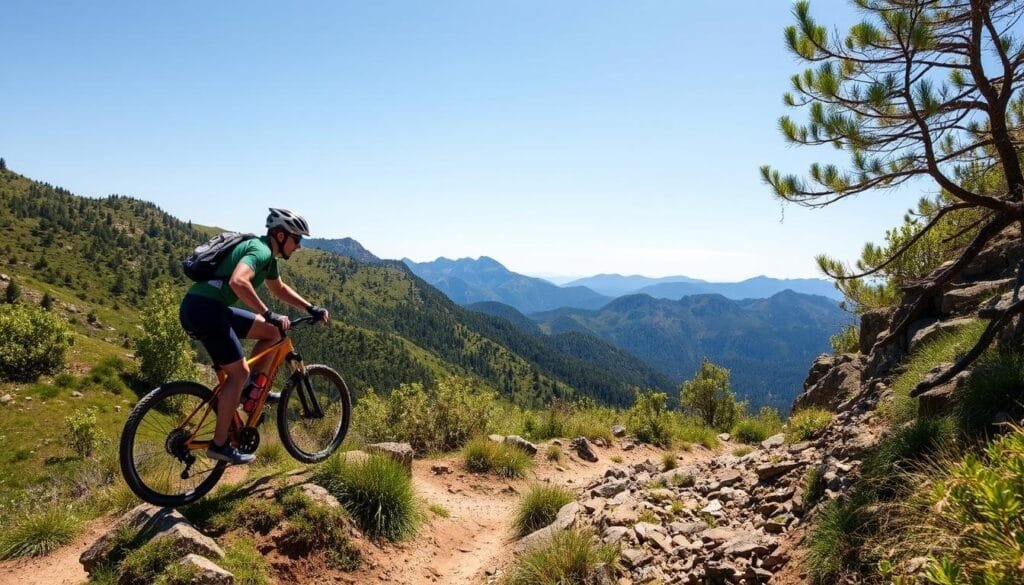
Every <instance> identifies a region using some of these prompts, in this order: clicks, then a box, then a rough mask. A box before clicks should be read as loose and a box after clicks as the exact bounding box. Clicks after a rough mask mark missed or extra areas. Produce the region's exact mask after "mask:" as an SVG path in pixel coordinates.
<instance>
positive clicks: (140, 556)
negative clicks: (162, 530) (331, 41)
mask: <svg viewBox="0 0 1024 585" xmlns="http://www.w3.org/2000/svg"><path fill="white" fill-rule="evenodd" d="M179 558H181V551H180V550H179V549H178V545H177V543H176V542H175V541H174V540H173V539H172V538H169V537H161V538H154V539H153V540H150V541H149V542H147V543H145V544H143V545H142V546H140V547H139V548H137V549H135V550H133V551H132V552H130V553H128V555H127V556H126V557H124V560H122V561H121V563H120V564H119V565H118V573H120V579H121V582H123V583H154V582H156V581H157V577H159V576H160V575H161V574H162V573H163V572H164V569H165V568H167V567H168V566H169V565H170V564H171V563H174V562H175V561H177V560H178V559H179Z"/></svg>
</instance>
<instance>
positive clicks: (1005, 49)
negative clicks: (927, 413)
mask: <svg viewBox="0 0 1024 585" xmlns="http://www.w3.org/2000/svg"><path fill="white" fill-rule="evenodd" d="M853 4H855V5H856V7H857V9H858V11H859V12H860V13H861V14H863V15H864V19H863V21H862V22H860V23H858V24H855V25H854V26H852V27H851V28H850V29H849V32H848V33H847V34H846V35H845V37H840V36H838V35H832V34H830V33H829V29H828V28H827V27H825V26H822V25H819V24H818V23H817V22H816V21H815V20H814V19H813V18H812V17H811V15H810V9H809V3H808V2H806V1H800V2H797V3H796V5H795V8H794V11H793V13H794V16H795V18H796V24H795V25H793V26H790V27H788V28H787V29H786V31H785V38H786V42H787V44H788V45H789V48H790V50H791V51H792V52H793V53H794V54H795V55H796V56H797V58H799V59H800V60H802V61H803V62H805V63H806V64H808V68H807V69H806V70H805V71H804V72H803V73H801V74H797V75H794V76H793V77H792V86H793V89H792V92H791V93H787V94H786V95H785V96H784V101H785V103H786V104H787V105H789V106H791V107H794V108H800V109H804V110H806V111H807V113H808V121H807V123H806V124H799V123H797V122H794V121H793V120H792V119H790V118H789V117H788V116H786V117H783V118H782V119H781V120H780V121H779V126H780V129H781V131H782V133H783V135H784V136H785V138H786V140H788V141H789V142H791V143H794V144H797V145H811V146H826V145H827V146H832V147H835V148H839V149H841V150H844V151H846V152H847V153H848V154H849V157H850V158H849V163H848V164H847V165H845V167H841V166H839V165H834V164H818V163H815V164H813V165H811V167H810V170H809V172H808V177H809V180H808V179H804V178H801V177H799V176H796V175H782V174H780V173H779V172H778V171H776V170H774V169H772V168H771V167H769V166H764V167H762V168H761V175H762V178H763V180H764V181H765V182H766V183H768V184H769V185H770V186H771V187H772V188H773V189H774V191H775V194H776V195H777V196H779V197H780V198H782V199H783V200H785V201H789V202H793V203H797V204H799V205H803V206H807V207H812V208H813V207H824V206H827V205H831V204H833V203H835V202H837V201H840V200H842V199H845V198H847V197H850V196H853V195H858V194H860V193H865V192H874V191H881V190H887V189H892V188H895V187H899V186H901V185H904V184H906V183H908V182H909V181H913V180H916V179H925V180H928V181H931V182H932V183H933V184H934V186H935V188H936V189H937V190H941V195H942V197H940V198H939V199H937V201H938V202H939V205H938V207H937V208H936V209H935V210H934V213H932V214H931V215H930V216H929V217H926V218H924V219H925V222H924V223H923V225H921V226H920V227H919V228H917V229H916V231H915V233H914V234H913V235H912V236H911V237H909V238H907V240H906V241H905V242H904V243H903V244H902V245H901V246H900V247H899V248H897V249H895V250H893V251H892V252H891V254H890V256H889V257H888V258H885V259H882V260H879V261H878V262H877V263H873V265H870V266H865V268H867V270H864V271H863V272H860V273H851V271H848V270H846V269H844V268H843V267H842V266H840V265H838V264H837V263H834V262H832V263H829V262H822V263H821V266H822V268H823V269H825V270H826V271H827V273H828V274H829V275H830V276H833V277H835V278H837V279H843V280H845V279H851V278H858V277H864V276H870V275H874V274H878V273H879V272H880V271H881V270H883V269H884V268H885V267H886V266H888V265H889V264H890V263H891V262H897V261H899V259H900V257H901V256H903V255H904V254H905V253H906V252H907V250H909V249H910V248H911V247H912V246H913V245H914V244H915V243H916V242H917V241H918V240H920V239H921V238H925V237H926V236H927V235H928V234H929V233H930V232H931V231H932V230H934V229H935V228H936V227H937V226H940V225H942V224H943V223H944V222H945V221H947V219H948V216H951V215H957V214H964V213H969V214H973V215H974V217H976V218H977V219H976V221H973V222H971V223H970V224H969V225H968V228H969V229H967V230H965V231H964V232H963V233H962V234H961V235H967V236H968V240H969V241H967V242H966V243H965V244H964V245H963V247H962V248H961V249H960V250H959V251H958V252H957V253H956V255H955V256H954V257H953V258H952V260H953V261H952V262H951V263H949V264H948V265H944V266H943V268H942V269H940V270H936V271H934V272H932V273H931V274H930V275H929V277H928V278H927V279H924V280H922V281H921V282H919V283H918V284H917V286H915V287H914V288H913V289H912V290H910V291H909V292H908V293H907V294H908V297H907V298H906V300H905V301H906V302H904V303H903V304H902V305H901V307H900V309H899V310H898V311H897V312H896V314H895V315H894V316H893V319H892V326H891V327H890V328H889V331H888V333H887V334H886V335H883V336H880V338H879V340H878V341H877V342H876V344H875V347H876V348H883V347H895V346H897V345H898V343H899V339H900V338H901V337H902V336H903V334H904V333H905V332H906V330H907V328H908V326H909V325H910V323H912V322H913V321H914V320H916V319H917V318H919V316H920V315H922V314H923V312H924V311H925V310H926V308H927V307H928V306H929V305H930V303H931V302H932V301H933V299H934V297H935V296H936V295H937V294H938V293H939V291H940V290H941V289H942V287H943V286H944V285H946V284H947V283H949V282H950V281H952V280H953V279H954V278H956V277H957V276H958V275H959V274H960V273H961V272H962V271H963V269H964V268H965V267H966V266H967V265H968V264H969V263H970V262H971V260H973V259H974V258H975V257H976V256H977V255H978V253H979V252H980V251H981V250H982V249H984V247H985V245H986V244H988V243H989V242H990V241H991V240H992V239H993V238H994V237H995V236H996V235H998V234H1000V233H1001V232H1003V230H1004V229H1005V228H1007V227H1008V226H1010V225H1011V224H1013V223H1015V222H1016V223H1019V222H1024V166H1022V161H1021V160H1020V158H1019V156H1018V152H1019V151H1020V150H1021V147H1022V146H1024V141H1022V139H1021V138H1020V136H1021V134H1020V130H1021V128H1022V125H1024V119H1022V118H1024V99H1022V97H1021V83H1022V77H1024V42H1022V40H1021V39H1020V38H1015V37H1013V36H1012V34H1011V33H1012V32H1013V30H1014V28H1015V26H1016V23H1017V22H1018V21H1019V19H1020V18H1021V16H1022V15H1024V6H1022V5H1021V3H1019V2H1015V1H1013V0H989V1H985V2H980V1H972V2H964V1H963V0H871V1H867V0H854V1H853ZM1018 270H1019V272H1022V273H1024V264H1022V266H1021V267H1020V268H1019V269H1018ZM1021 276H1024V274H1022V275H1021ZM1018 282H1021V279H1018ZM1015 298H1016V297H1015ZM1021 313H1024V300H1022V301H1020V302H1016V303H1014V304H1013V305H1012V306H1010V307H1009V308H1007V309H1004V310H1000V311H997V312H996V313H994V314H992V315H989V316H990V317H991V321H990V323H989V326H988V328H987V329H986V330H985V332H984V333H983V334H982V336H981V338H980V339H979V341H978V343H977V344H976V345H975V347H974V348H972V349H971V350H970V351H968V352H967V354H966V355H965V356H964V358H963V359H961V360H960V361H959V362H957V363H956V364H955V365H954V366H953V367H952V368H948V369H946V370H945V371H944V372H942V373H939V374H937V375H935V376H933V377H932V378H930V379H928V380H925V381H924V382H922V383H921V384H920V385H919V386H918V387H917V388H916V389H915V390H914V391H913V395H917V394H919V393H921V392H923V391H924V390H927V389H928V388H930V387H934V386H935V385H937V384H941V383H943V382H945V381H947V380H949V379H951V378H952V376H954V375H956V374H957V373H958V372H960V371H962V370H963V369H964V368H965V367H966V366H967V365H969V364H970V363H971V362H972V361H973V360H974V359H976V358H977V357H978V356H979V355H981V353H982V351H984V349H985V348H987V347H988V345H989V344H990V343H991V342H992V340H993V339H994V338H995V336H996V334H997V333H998V332H999V330H1000V329H1002V328H1003V327H1004V326H1005V325H1006V324H1007V323H1008V322H1009V321H1011V320H1012V319H1013V318H1014V317H1015V316H1016V315H1019V314H1021Z"/></svg>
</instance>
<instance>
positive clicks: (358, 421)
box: [352, 377, 496, 454]
mask: <svg viewBox="0 0 1024 585" xmlns="http://www.w3.org/2000/svg"><path fill="white" fill-rule="evenodd" d="M495 400H496V396H495V394H494V393H493V392H492V391H490V390H488V389H486V388H484V387H482V386H479V385H478V384H476V383H475V382H473V381H472V380H470V379H468V378H458V377H450V378H447V379H444V380H441V381H440V382H438V385H437V388H436V389H435V390H434V391H432V392H428V391H427V390H426V389H424V387H423V385H422V384H420V383H412V384H402V385H401V386H399V387H398V388H396V389H395V390H393V391H392V392H391V394H390V395H388V396H387V397H381V396H378V395H377V394H376V393H374V392H373V391H372V389H371V390H370V391H368V392H367V393H366V394H364V395H363V396H362V397H360V399H359V402H358V403H357V404H356V407H355V409H354V410H353V419H352V421H353V422H352V425H353V428H354V429H355V431H356V432H357V433H358V434H359V435H360V436H362V437H363V438H364V439H365V440H366V441H367V442H380V441H399V442H406V443H409V444H410V445H412V448H413V449H414V450H416V452H417V453H420V454H422V453H428V452H433V451H449V450H451V449H457V448H459V447H461V446H462V445H464V444H465V443H466V441H468V440H469V439H470V437H472V436H475V435H478V434H482V433H483V432H484V431H485V430H486V429H487V426H488V424H489V422H490V419H491V416H492V412H493V410H494V406H493V405H494V401H495Z"/></svg>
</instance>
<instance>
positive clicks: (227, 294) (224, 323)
mask: <svg viewBox="0 0 1024 585" xmlns="http://www.w3.org/2000/svg"><path fill="white" fill-rule="evenodd" d="M303 236H309V224H307V223H306V220H305V219H304V218H303V217H302V216H301V215H299V214H297V213H295V212H292V211H289V210H287V209H277V208H271V209H270V215H268V216H267V235H265V236H261V237H259V238H252V239H249V240H245V241H243V242H242V243H240V244H238V245H237V246H236V247H235V248H234V249H233V250H232V251H231V253H230V254H229V255H228V257H227V258H225V259H224V260H223V261H221V263H220V265H219V266H218V267H217V270H216V272H215V275H216V278H215V279H214V280H209V281H204V282H197V283H195V284H193V285H192V286H191V288H189V289H188V293H187V294H186V295H185V298H184V299H183V300H182V301H181V309H180V312H179V317H180V320H181V325H182V327H184V328H185V330H186V331H188V333H189V334H190V335H192V336H193V337H195V338H197V339H198V340H199V341H200V342H202V344H203V347H205V348H206V351H207V353H209V354H210V358H211V359H213V363H214V365H215V366H216V367H219V368H221V369H222V370H224V373H226V374H227V380H226V381H225V382H224V387H223V388H221V391H220V396H219V400H218V401H217V426H216V430H215V431H214V435H213V442H212V443H211V444H210V447H209V448H208V449H207V451H206V455H207V457H209V458H211V459H215V460H217V461H224V462H227V463H233V464H246V463H251V462H252V461H253V459H255V456H254V455H251V454H246V453H241V452H240V451H238V449H236V448H234V447H232V446H231V445H230V444H229V443H228V442H227V438H228V430H229V428H230V426H231V420H232V418H233V416H234V412H235V409H236V408H237V407H238V403H239V397H240V394H241V391H242V387H243V385H245V383H246V380H248V379H249V370H250V368H249V364H248V363H246V360H245V354H244V352H243V351H242V344H241V342H240V341H239V340H240V339H243V338H247V339H257V340H258V341H257V342H256V346H255V347H254V348H253V355H256V354H258V353H260V352H261V351H263V350H265V349H267V348H268V347H270V346H271V345H273V344H274V343H277V342H278V341H279V340H280V339H281V337H282V335H283V332H285V331H287V330H288V329H289V328H290V327H291V323H290V322H289V320H288V317H287V316H285V315H279V314H277V313H274V312H273V311H271V310H270V308H269V307H268V306H267V305H266V303H264V302H263V301H262V300H261V299H260V297H259V295H257V294H256V287H258V286H259V285H260V284H262V283H263V282H264V281H265V282H266V284H267V288H268V289H270V292H271V293H272V294H273V295H274V296H275V297H277V298H278V299H280V300H281V301H283V302H285V303H287V304H289V305H291V306H293V307H297V308H300V309H305V310H306V311H307V312H308V313H309V314H310V315H312V316H313V317H315V318H316V320H317V321H318V322H326V321H327V319H328V317H329V314H328V312H327V309H324V308H321V307H317V306H315V305H313V304H312V303H310V302H308V301H306V300H305V299H304V298H302V296H301V295H299V294H298V293H297V292H295V291H294V290H293V289H292V288H291V287H290V286H288V285H287V284H285V283H284V282H283V281H282V280H281V276H280V274H279V273H278V270H277V258H279V257H280V258H283V259H285V260H287V259H289V258H290V257H291V255H292V254H294V253H295V251H296V250H298V249H299V248H301V247H302V246H301V241H302V237H303ZM238 300H241V302H242V303H244V304H245V305H246V306H248V307H249V308H251V309H253V311H255V312H252V311H247V310H245V309H240V308H237V307H233V306H232V305H233V304H235V302H236V301H238ZM272 357H273V356H266V357H265V358H263V359H261V360H259V361H258V362H255V363H254V364H253V368H252V369H253V371H254V372H259V371H266V369H267V366H269V363H267V362H268V361H269V360H270V359H271V358H272ZM276 398H278V397H277V396H275V395H274V394H271V395H270V396H269V397H268V400H270V401H273V400H274V399H276Z"/></svg>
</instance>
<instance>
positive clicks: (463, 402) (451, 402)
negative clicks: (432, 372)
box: [431, 377, 497, 451]
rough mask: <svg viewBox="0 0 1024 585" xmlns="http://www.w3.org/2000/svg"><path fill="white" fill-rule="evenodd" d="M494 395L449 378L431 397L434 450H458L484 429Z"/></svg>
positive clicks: (438, 386) (471, 383)
mask: <svg viewBox="0 0 1024 585" xmlns="http://www.w3.org/2000/svg"><path fill="white" fill-rule="evenodd" d="M496 399H497V396H496V395H495V394H494V393H493V392H491V391H489V390H485V389H484V388H482V387H480V386H479V385H477V384H476V383H474V382H473V381H472V380H471V379H469V378H458V377H449V378H445V379H443V380H440V381H439V382H438V383H437V389H436V390H435V392H434V394H433V404H432V406H431V410H432V412H433V417H432V418H433V421H432V424H433V428H434V444H433V445H431V448H432V449H433V450H437V451H449V450H451V449H458V448H459V447H462V446H463V445H465V444H466V442H467V441H469V440H470V439H471V438H472V437H475V436H477V435H481V434H483V433H484V431H486V430H487V422H488V421H489V420H490V418H491V414H492V412H493V404H494V401H495V400H496Z"/></svg>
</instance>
